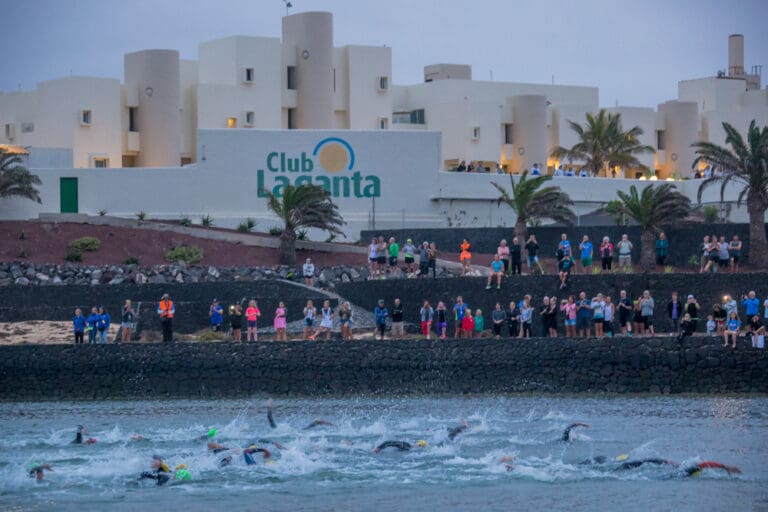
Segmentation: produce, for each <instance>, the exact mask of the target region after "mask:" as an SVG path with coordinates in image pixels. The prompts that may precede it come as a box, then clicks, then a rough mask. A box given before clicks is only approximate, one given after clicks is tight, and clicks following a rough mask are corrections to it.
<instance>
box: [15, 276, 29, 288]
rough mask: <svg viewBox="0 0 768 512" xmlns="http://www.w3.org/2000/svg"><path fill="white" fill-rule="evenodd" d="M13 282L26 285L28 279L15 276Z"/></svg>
mask: <svg viewBox="0 0 768 512" xmlns="http://www.w3.org/2000/svg"><path fill="white" fill-rule="evenodd" d="M14 283H15V284H18V285H21V286H26V285H28V284H29V279H27V278H26V277H18V278H16V280H15V281H14Z"/></svg>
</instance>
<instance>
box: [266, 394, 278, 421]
mask: <svg viewBox="0 0 768 512" xmlns="http://www.w3.org/2000/svg"><path fill="white" fill-rule="evenodd" d="M267 421H269V426H270V427H272V428H277V423H275V420H274V418H273V417H272V399H271V398H270V399H269V400H267Z"/></svg>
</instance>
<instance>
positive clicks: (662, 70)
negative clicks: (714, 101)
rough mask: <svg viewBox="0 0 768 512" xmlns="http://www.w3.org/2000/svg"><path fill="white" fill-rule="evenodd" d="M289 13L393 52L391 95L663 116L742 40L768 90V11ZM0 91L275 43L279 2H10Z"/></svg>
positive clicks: (319, 0)
mask: <svg viewBox="0 0 768 512" xmlns="http://www.w3.org/2000/svg"><path fill="white" fill-rule="evenodd" d="M291 1H292V2H293V5H294V7H293V8H292V9H291V12H292V13H296V12H302V11H312V10H327V11H331V12H332V13H333V15H334V44H335V45H336V46H342V45H345V44H364V45H374V46H378V45H387V46H391V47H392V68H393V69H392V75H393V76H392V81H393V83H395V84H411V83H416V82H420V81H422V79H423V67H424V65H426V64H431V63H437V62H449V63H461V64H471V65H472V73H473V77H474V78H475V79H480V80H488V79H490V76H491V73H493V79H494V80H497V81H516V82H535V83H551V82H552V80H553V77H554V81H555V83H557V84H574V85H592V86H597V87H599V89H600V103H601V104H602V105H603V106H613V105H614V104H615V103H616V102H617V101H618V103H619V104H621V105H627V106H646V107H648V106H649V107H655V106H656V105H657V104H658V103H660V102H663V101H666V100H669V99H673V98H675V97H676V95H677V82H678V81H679V80H685V79H691V78H701V77H704V76H711V75H714V74H715V73H716V72H717V70H718V69H726V68H727V66H728V46H727V37H728V34H730V33H742V34H744V36H745V40H746V43H745V59H744V60H745V67H746V69H747V70H748V71H749V69H750V68H751V66H752V65H753V64H763V65H765V66H766V68H765V75H766V76H765V77H764V78H763V84H764V85H765V82H766V79H767V78H768V29H766V26H767V25H768V22H767V21H766V20H768V0H721V1H717V0H535V1H534V0H529V1H522V0H374V1H368V0H291ZM0 7H2V11H0V12H2V19H3V22H4V23H3V30H2V31H0V41H1V42H2V49H3V51H2V53H1V54H0V90H2V91H14V90H17V89H18V88H19V87H21V88H22V89H32V88H34V87H35V84H36V83H37V82H39V81H42V80H47V79H51V78H57V77H62V76H67V75H70V74H72V75H94V76H105V77H114V78H120V79H121V80H122V75H123V54H125V53H127V52H131V51H136V50H143V49H149V48H171V49H177V50H179V51H180V52H181V56H182V58H185V59H196V58H197V48H198V44H199V43H200V42H202V41H207V40H210V39H215V38H219V37H224V36H229V35H235V34H240V35H256V36H273V37H279V36H280V30H281V21H280V18H281V17H282V16H284V15H285V5H284V3H283V0H219V1H212V0H120V1H118V0H0Z"/></svg>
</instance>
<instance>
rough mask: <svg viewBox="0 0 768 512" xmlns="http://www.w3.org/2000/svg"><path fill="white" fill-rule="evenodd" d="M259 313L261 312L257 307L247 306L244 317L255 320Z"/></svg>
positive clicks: (251, 320)
mask: <svg viewBox="0 0 768 512" xmlns="http://www.w3.org/2000/svg"><path fill="white" fill-rule="evenodd" d="M259 314H261V312H260V311H259V308H254V307H249V308H248V309H246V310H245V318H246V319H248V321H249V322H255V321H256V318H257V317H258V316H259Z"/></svg>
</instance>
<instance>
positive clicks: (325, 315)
mask: <svg viewBox="0 0 768 512" xmlns="http://www.w3.org/2000/svg"><path fill="white" fill-rule="evenodd" d="M332 330H333V308H332V307H331V301H329V300H326V301H324V302H323V307H322V308H320V328H319V329H318V330H317V331H316V332H315V334H314V336H312V337H311V338H310V339H314V338H316V337H317V336H318V335H320V334H323V333H325V339H326V340H330V339H331V331H332Z"/></svg>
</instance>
